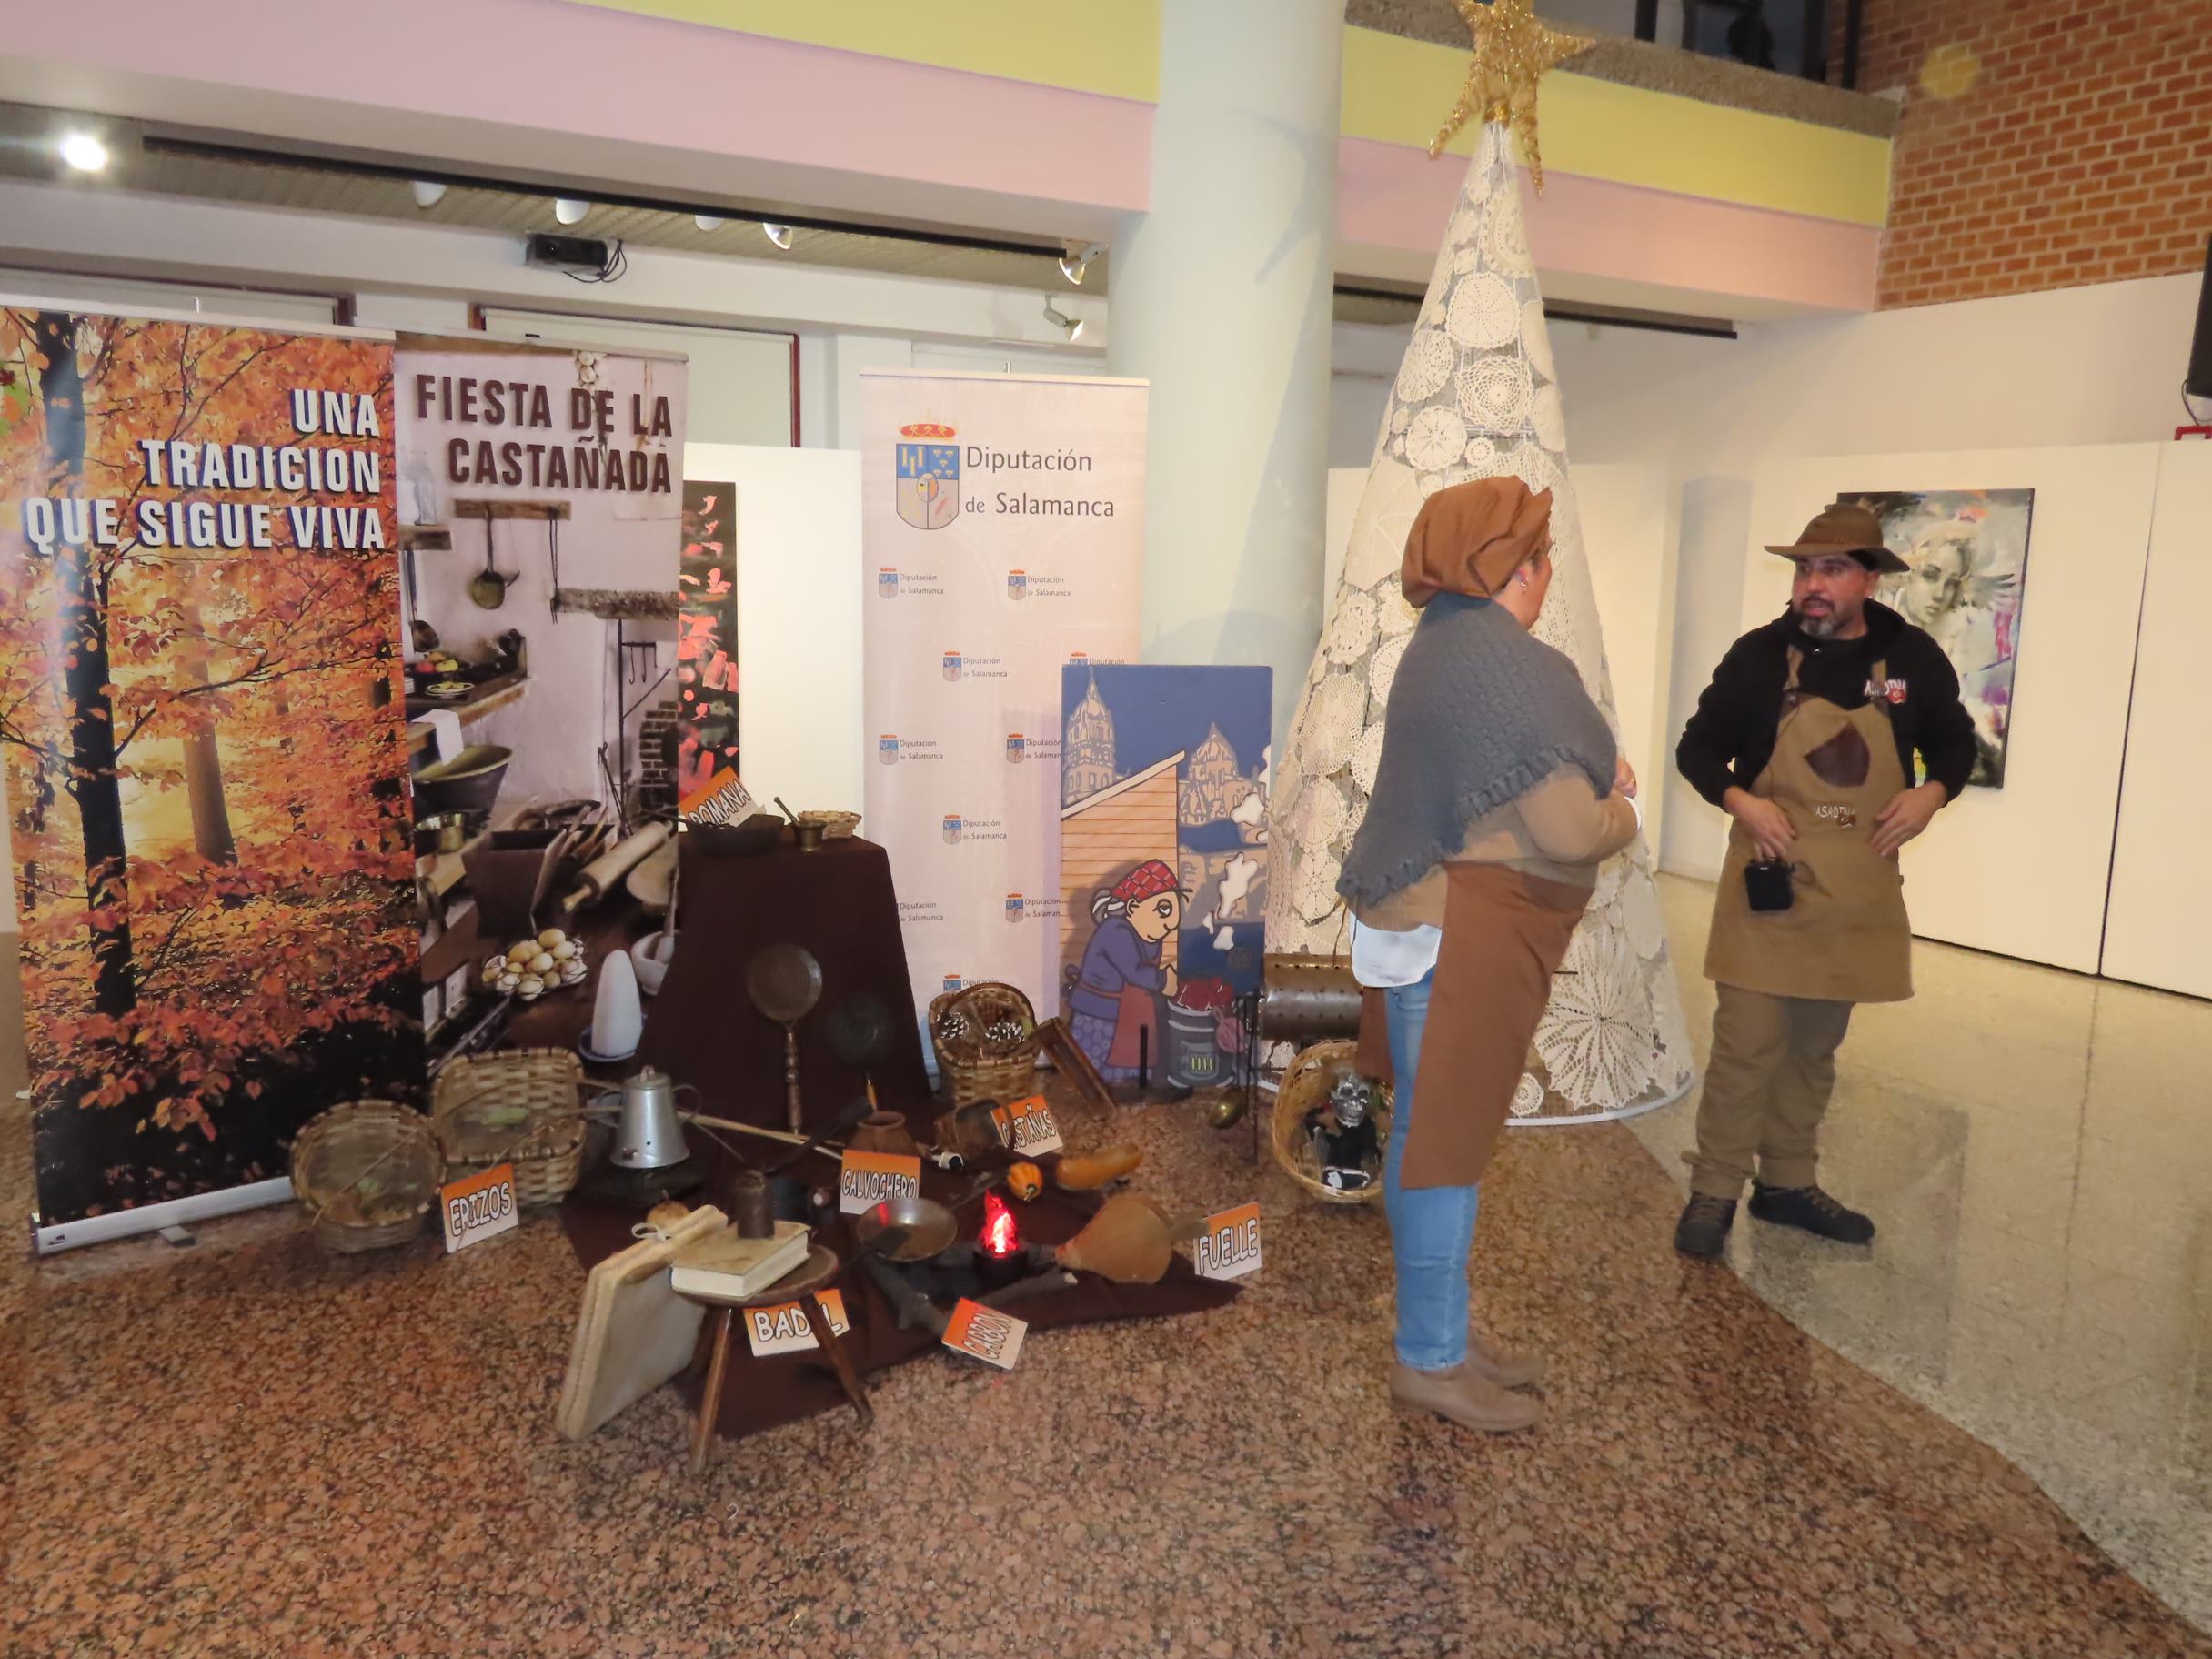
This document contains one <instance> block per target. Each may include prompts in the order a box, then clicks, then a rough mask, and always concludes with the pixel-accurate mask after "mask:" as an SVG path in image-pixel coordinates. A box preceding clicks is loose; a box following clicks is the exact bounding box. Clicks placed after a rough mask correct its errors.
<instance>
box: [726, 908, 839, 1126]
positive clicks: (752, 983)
mask: <svg viewBox="0 0 2212 1659" xmlns="http://www.w3.org/2000/svg"><path fill="white" fill-rule="evenodd" d="M745 990H746V994H747V995H749V997H751V998H752V1000H753V1006H754V1007H755V1008H756V1009H758V1010H759V1011H760V1013H761V1014H762V1015H763V1016H764V1017H765V1018H767V1019H769V1020H773V1021H776V1023H777V1024H779V1025H780V1026H781V1027H783V1104H784V1113H785V1119H786V1121H787V1123H788V1125H789V1129H790V1131H791V1133H793V1134H795V1135H799V1134H804V1133H805V1132H806V1131H805V1129H804V1127H803V1123H804V1120H805V1117H806V1112H805V1110H804V1109H803V1107H802V1106H801V1104H800V1102H799V1021H801V1020H804V1019H805V1018H806V1017H807V1016H808V1015H809V1014H810V1013H812V1012H813V1011H814V1005H815V1004H816V1003H817V1002H819V1001H820V1000H821V995H822V965H821V964H820V963H819V962H818V961H816V960H814V957H813V955H812V953H811V952H809V950H806V948H805V947H804V946H801V945H769V947H768V948H767V949H766V950H762V951H761V952H760V953H759V955H758V956H756V957H754V958H753V960H752V966H750V967H749V968H748V969H747V970H745Z"/></svg>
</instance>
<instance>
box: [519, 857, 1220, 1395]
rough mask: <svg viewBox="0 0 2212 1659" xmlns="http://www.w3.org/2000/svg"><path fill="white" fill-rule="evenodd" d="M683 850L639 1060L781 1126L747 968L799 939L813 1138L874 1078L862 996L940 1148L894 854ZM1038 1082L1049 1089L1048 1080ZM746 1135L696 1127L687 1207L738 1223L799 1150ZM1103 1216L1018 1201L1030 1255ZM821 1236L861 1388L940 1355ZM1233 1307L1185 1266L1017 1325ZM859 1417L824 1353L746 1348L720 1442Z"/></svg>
mask: <svg viewBox="0 0 2212 1659" xmlns="http://www.w3.org/2000/svg"><path fill="white" fill-rule="evenodd" d="M680 847H681V850H680V851H679V859H680V860H681V883H680V886H679V905H680V907H681V912H680V914H679V917H678V931H677V942H676V954H675V957H674V959H673V960H671V961H670V962H669V972H668V977H667V979H666V980H664V981H663V982H662V985H661V990H660V994H659V996H658V997H655V998H653V999H652V1000H651V1001H650V1002H649V1005H648V1012H647V1018H646V1027H645V1036H644V1039H643V1041H641V1042H640V1043H639V1045H638V1058H637V1061H636V1062H635V1063H637V1064H650V1065H654V1066H658V1067H659V1068H660V1069H661V1070H663V1071H667V1072H668V1073H669V1075H670V1076H671V1077H673V1078H674V1079H675V1080H676V1081H678V1082H679V1083H690V1084H692V1085H694V1086H695V1087H697V1088H698V1090H699V1096H700V1101H701V1102H702V1109H703V1110H704V1111H707V1112H708V1113H709V1115H712V1116H715V1117H726V1118H730V1119H734V1120H735V1121H739V1122H743V1123H758V1124H760V1125H763V1126H765V1127H768V1128H773V1129H780V1128H782V1127H783V1123H784V1104H783V1028H782V1027H781V1026H779V1025H777V1024H775V1023H774V1022H772V1021H769V1020H766V1019H763V1018H762V1017H761V1016H760V1015H759V1014H758V1013H756V1012H755V1011H754V1010H753V1007H752V1004H751V1002H750V1001H749V1000H748V999H747V996H746V990H745V970H746V967H747V965H748V964H749V962H750V961H751V960H752V958H753V955H754V954H755V953H756V952H758V951H759V950H762V949H764V948H765V947H767V946H769V945H771V944H777V943H780V942H783V941H786V940H788V941H789V942H791V943H794V944H799V945H804V946H805V947H806V948H807V949H808V950H810V951H812V952H813V954H814V956H815V959H816V960H818V961H819V962H820V963H821V968H822V996H821V1000H820V1001H819V1003H818V1004H817V1005H816V1010H815V1011H814V1012H813V1013H811V1014H809V1015H808V1016H807V1018H806V1019H805V1020H804V1021H801V1022H800V1023H799V1076H800V1080H801V1088H802V1091H803V1094H804V1101H805V1106H806V1118H807V1123H808V1126H809V1129H813V1128H818V1127H819V1126H821V1125H823V1124H825V1123H828V1122H829V1121H833V1120H834V1119H835V1118H836V1116H837V1114H838V1112H839V1111H840V1109H841V1108H842V1107H844V1106H846V1105H848V1104H850V1102H851V1101H853V1100H854V1098H855V1097H856V1096H858V1095H860V1093H861V1091H862V1090H863V1088H864V1086H865V1083H866V1081H867V1080H866V1079H865V1078H863V1076H862V1075H861V1073H860V1072H859V1071H855V1070H853V1069H852V1068H851V1067H849V1066H847V1065H846V1064H845V1063H844V1062H843V1061H840V1059H839V1058H838V1056H837V1053H836V1051H835V1050H834V1049H832V1048H831V1046H830V1043H829V1013H830V1010H833V1009H834V1008H835V1007H836V1006H837V1004H838V1002H839V1000H840V999H841V998H844V997H846V996H850V995H852V994H854V993H855V992H859V991H866V992H869V993H870V994H872V995H874V996H877V997H879V998H880V999H881V1000H882V1001H883V1003H884V1006H885V1007H886V1008H887V1009H889V1010H890V1016H891V1042H890V1053H889V1055H888V1056H887V1058H886V1059H885V1060H884V1061H883V1062H882V1063H881V1064H880V1066H878V1067H877V1068H875V1069H874V1071H872V1072H871V1073H870V1076H872V1078H873V1080H874V1082H875V1086H876V1095H877V1099H878V1100H879V1101H880V1103H881V1104H882V1106H883V1108H884V1109H885V1110H887V1111H901V1112H904V1113H905V1114H906V1117H907V1122H908V1127H909V1128H910V1131H911V1132H912V1133H913V1134H914V1136H915V1138H916V1139H917V1140H919V1141H924V1142H926V1141H929V1139H930V1123H931V1121H932V1120H933V1118H934V1116H935V1113H936V1112H937V1111H939V1110H940V1109H941V1107H940V1102H938V1101H935V1100H933V1099H932V1098H931V1097H930V1089H929V1078H928V1076H927V1074H926V1073H925V1072H924V1071H923V1070H922V1061H921V1037H920V1028H919V1024H918V1022H917V1021H916V1019H915V1015H914V1010H915V1002H914V996H913V990H912V986H911V983H910V980H909V978H908V974H907V963H906V947H905V945H904V944H903V942H902V941H901V939H900V930H899V906H898V900H897V897H896V895H895V893H894V891H893V890H892V886H891V877H890V860H889V858H888V857H887V856H886V854H885V852H884V850H883V849H882V848H880V847H879V846H877V845H876V844H875V843H873V842H872V841H864V840H857V839H852V840H838V841H829V842H826V843H825V844H824V845H823V846H822V847H821V849H820V850H818V851H815V852H803V853H802V852H799V850H797V849H796V848H794V847H793V846H792V845H791V843H790V841H789V839H788V836H787V839H786V840H785V841H784V842H783V843H782V845H781V846H779V847H778V848H777V849H775V850H771V851H769V852H767V853H763V854H760V855H759V856H756V857H751V858H733V857H718V856H713V855H708V854H704V853H702V851H701V850H700V849H699V845H698V844H697V842H696V841H695V840H694V839H693V838H691V837H689V836H686V837H684V838H683V840H682V842H681V843H680ZM1039 1086H1040V1090H1041V1091H1042V1090H1043V1088H1044V1080H1043V1079H1042V1078H1040V1080H1039ZM686 1102H687V1104H689V1096H688V1095H687V1097H686ZM1056 1109H1057V1111H1058V1115H1059V1117H1060V1119H1061V1123H1062V1124H1063V1126H1064V1132H1065V1133H1066V1134H1067V1138H1068V1141H1069V1144H1070V1146H1071V1148H1074V1149H1078V1150H1082V1149H1088V1148H1090V1147H1092V1146H1093V1145H1097V1144H1102V1143H1104V1142H1106V1141H1111V1140H1112V1139H1114V1138H1115V1136H1114V1135H1113V1133H1112V1130H1111V1124H1108V1123H1102V1122H1100V1121H1098V1120H1097V1119H1096V1118H1095V1117H1092V1116H1091V1115H1090V1114H1087V1113H1085V1112H1083V1111H1081V1110H1079V1109H1072V1108H1071V1103H1070V1102H1069V1101H1065V1100H1063V1101H1059V1102H1057V1103H1056ZM742 1139H743V1138H742V1137H739V1136H735V1135H730V1134H729V1133H727V1132H723V1133H722V1134H720V1136H719V1141H718V1140H716V1139H710V1138H709V1136H707V1135H706V1133H705V1132H704V1131H697V1130H695V1131H693V1132H692V1135H691V1151H692V1153H693V1155H694V1156H695V1157H697V1158H698V1160H699V1162H700V1163H701V1164H702V1165H703V1166H704V1167H705V1170H706V1171H707V1182H706V1185H705V1187H704V1188H703V1189H702V1190H701V1191H699V1193H697V1194H695V1195H693V1197H692V1198H691V1199H690V1201H689V1202H692V1203H695V1204H696V1203H718V1204H719V1205H720V1206H721V1207H722V1208H723V1209H724V1210H725V1211H728V1210H729V1208H730V1204H731V1202H732V1201H731V1198H730V1192H729V1183H730V1181H732V1180H733V1179H734V1177H735V1175H736V1173H737V1171H739V1169H741V1168H745V1167H753V1168H764V1167H767V1166H769V1165H770V1164H773V1163H775V1162H778V1161H780V1160H781V1158H782V1157H783V1156H784V1155H785V1154H786V1153H787V1152H788V1151H790V1150H792V1149H790V1148H788V1147H783V1146H779V1145H778V1144H776V1143H775V1142H772V1141H760V1142H759V1143H758V1145H755V1144H754V1143H752V1142H751V1141H745V1142H744V1144H743V1145H742V1146H739V1145H738V1144H737V1142H739V1141H740V1140H742ZM787 1172H788V1173H790V1174H793V1175H797V1176H799V1177H801V1178H802V1179H804V1180H805V1181H807V1183H808V1184H809V1187H823V1186H826V1187H829V1188H832V1189H834V1188H835V1186H836V1181H837V1166H836V1164H835V1163H833V1162H832V1161H830V1160H829V1159H827V1158H824V1157H822V1156H821V1155H820V1154H819V1153H814V1152H809V1153H808V1154H807V1155H806V1158H805V1161H804V1162H803V1163H800V1164H796V1165H793V1166H792V1167H791V1169H790V1170H789V1171H787ZM977 1173H978V1171H972V1170H970V1171H965V1172H961V1173H954V1174H948V1173H945V1172H943V1171H939V1170H936V1169H934V1168H933V1167H931V1166H930V1165H929V1164H928V1163H926V1162H925V1163H924V1164H923V1166H922V1191H923V1192H924V1193H926V1194H927V1195H928V1196H930V1197H932V1198H936V1199H940V1200H948V1201H949V1200H951V1199H953V1198H956V1197H959V1196H960V1195H961V1194H963V1193H966V1192H968V1191H970V1188H971V1187H972V1185H973V1183H974V1181H975V1179H976V1176H977ZM1140 1180H1141V1176H1140ZM1099 1202H1101V1200H1100V1196H1099V1195H1097V1194H1093V1193H1069V1192H1061V1191H1052V1190H1048V1191H1046V1192H1045V1193H1044V1195H1043V1196H1042V1197H1041V1198H1039V1199H1037V1200H1036V1201H1035V1202H1032V1203H1027V1204H1020V1203H1017V1204H1015V1205H1014V1207H1013V1208H1014V1215H1015V1221H1016V1223H1017V1224H1018V1226H1019V1227H1020V1229H1021V1237H1022V1239H1023V1241H1024V1242H1028V1243H1033V1244H1061V1243H1065V1242H1067V1241H1068V1240H1069V1239H1071V1238H1072V1237H1074V1236H1075V1234H1076V1233H1077V1232H1080V1231H1081V1228H1082V1225H1083V1223H1084V1222H1086V1221H1088V1220H1090V1218H1091V1214H1092V1213H1093V1212H1095V1211H1096V1210H1097V1208H1098V1205H1099ZM957 1213H958V1220H959V1221H960V1238H961V1239H963V1240H973V1238H974V1237H975V1235H976V1232H977V1231H978V1229H979V1227H980V1223H981V1220H982V1199H981V1197H980V1194H979V1195H977V1196H974V1197H972V1198H970V1199H968V1200H967V1202H964V1203H963V1204H962V1206H961V1207H960V1210H959V1212H957ZM642 1215H643V1212H642V1210H641V1209H638V1208H628V1207H622V1206H617V1205H613V1204H608V1203H606V1202H602V1201H600V1200H598V1199H595V1198H592V1197H590V1196H589V1195H588V1193H586V1192H583V1191H578V1192H576V1193H573V1194H571V1195H570V1197H569V1199H568V1202H566V1203H565V1204H563V1205H562V1206H561V1224H562V1226H563V1227H564V1228H565V1229H566V1231H567V1232H568V1242H569V1243H570V1245H571V1246H572V1247H573V1248H574V1249H575V1251H576V1253H577V1259H578V1261H579V1262H582V1264H583V1265H584V1267H585V1269H586V1270H587V1271H588V1270H589V1269H590V1268H591V1267H592V1265H593V1264H594V1263H596V1262H599V1261H602V1260H604V1259H605V1258H606V1257H608V1256H610V1255H612V1254H614V1253H615V1252H617V1251H618V1250H623V1249H627V1248H628V1246H629V1245H630V1244H631V1243H632V1242H635V1241H634V1240H633V1239H632V1237H631V1234H630V1228H631V1227H632V1226H633V1225H635V1224H636V1223H637V1222H638V1221H639V1220H641V1219H642ZM817 1237H818V1238H819V1240H820V1242H823V1243H825V1244H828V1245H829V1247H830V1248H831V1249H833V1250H835V1251H836V1252H838V1254H839V1256H840V1258H842V1260H843V1261H844V1263H845V1266H844V1271H843V1272H841V1273H840V1274H839V1276H838V1281H837V1283H838V1289H839V1290H840V1292H843V1294H844V1299H845V1306H846V1309H847V1311H848V1312H849V1313H850V1316H851V1319H852V1330H851V1332H850V1334H848V1335H847V1336H846V1337H845V1338H843V1339H842V1340H843V1341H844V1342H845V1343H846V1346H847V1352H848V1353H849V1354H850V1357H851V1359H852V1362H853V1364H854V1366H855V1367H856V1368H857V1369H858V1370H859V1371H860V1372H861V1373H862V1374H863V1375H865V1374H866V1373H868V1372H873V1371H880V1370H882V1369H883V1368H884V1367H885V1366H887V1365H896V1364H900V1363H901V1362H905V1361H907V1360H911V1359H914V1358H917V1357H918V1356H920V1355H921V1354H924V1353H927V1352H930V1350H931V1349H933V1348H936V1347H939V1346H940V1343H939V1342H938V1339H937V1338H936V1337H935V1336H934V1335H932V1334H931V1333H930V1332H928V1331H923V1330H913V1331H901V1330H900V1329H899V1326H898V1315H897V1314H896V1312H894V1311H893V1310H892V1308H891V1306H890V1302H888V1301H887V1300H886V1299H885V1298H884V1296H883V1294H882V1292H880V1291H879V1290H878V1289H877V1288H876V1284H875V1281H874V1280H873V1279H871V1278H870V1277H869V1275H868V1273H867V1272H866V1271H865V1270H863V1269H862V1268H861V1267H860V1264H859V1263H858V1262H856V1261H854V1259H853V1249H852V1239H851V1234H850V1228H849V1226H848V1225H847V1223H846V1222H844V1221H843V1220H842V1219H841V1218H840V1219H837V1220H833V1221H831V1222H829V1224H828V1225H826V1226H825V1227H824V1228H822V1229H821V1230H820V1232H819V1233H818V1234H817ZM1236 1294H1237V1287H1236V1285H1235V1284H1234V1283H1231V1282H1222V1281H1219V1280H1210V1279H1201V1278H1199V1277H1198V1276H1197V1275H1196V1274H1195V1273H1193V1272H1191V1267H1190V1264H1189V1263H1188V1262H1185V1261H1184V1260H1182V1258H1181V1257H1180V1256H1178V1257H1177V1258H1176V1260H1175V1262H1173V1264H1172V1265H1171V1267H1170V1268H1169V1269H1168V1274H1167V1277H1166V1278H1165V1279H1163V1280H1162V1281H1161V1282H1160V1283H1158V1284H1151V1285H1119V1284H1113V1283H1111V1282H1107V1281H1106V1280H1103V1279H1101V1278H1099V1277H1097V1276H1096V1275H1095V1274H1091V1273H1082V1274H1079V1275H1078V1276H1077V1280H1076V1282H1075V1284H1074V1285H1073V1286H1072V1287H1071V1288H1070V1289H1068V1290H1065V1291H1060V1292H1052V1293H1051V1294H1049V1295H1042V1296H1037V1297H1032V1298H1031V1300H1029V1301H1027V1302H1018V1303H1016V1304H1015V1305H1014V1306H1013V1307H1012V1308H1010V1309H1009V1310H1008V1311H1009V1312H1010V1313H1012V1314H1014V1315H1015V1316H1016V1317H1018V1318H1021V1319H1022V1320H1025V1321H1027V1322H1029V1324H1030V1326H1031V1329H1032V1330H1045V1329H1050V1328H1051V1327H1052V1326H1055V1325H1071V1324H1086V1323H1092V1322H1099V1321H1102V1320H1111V1319H1133V1318H1140V1317H1145V1316H1149V1315H1153V1314H1162V1313H1183V1312H1197V1311H1200V1310H1202V1309H1207V1308H1217V1307H1220V1306H1222V1305H1223V1304H1224V1303H1226V1302H1231V1301H1232V1300H1234V1298H1235V1296H1236ZM947 1362H948V1363H953V1364H969V1365H975V1366H977V1367H979V1368H980V1369H986V1370H987V1369H989V1368H988V1367H984V1366H982V1362H980V1361H971V1360H963V1359H960V1358H958V1357H957V1356H948V1361H947ZM702 1381H703V1372H701V1369H700V1368H699V1367H698V1366H696V1365H695V1366H693V1367H692V1369H691V1371H690V1372H688V1373H687V1374H686V1376H685V1378H684V1379H683V1381H682V1384H681V1386H682V1387H683V1389H684V1391H685V1393H686V1394H687V1396H688V1397H689V1398H690V1399H691V1400H692V1401H694V1402H696V1401H697V1399H698V1395H699V1387H700V1384H701V1382H702ZM830 1410H840V1411H844V1410H850V1405H849V1403H847V1401H846V1399H845V1396H844V1393H843V1392H842V1391H841V1390H840V1387H839V1386H838V1382H837V1380H836V1377H835V1376H834V1375H833V1374H832V1372H830V1371H829V1367H828V1364H827V1362H825V1361H824V1360H823V1358H822V1357H821V1355H820V1354H819V1352H815V1353H795V1354H777V1355H772V1356H770V1357H769V1358H767V1359H755V1358H753V1357H752V1355H751V1353H750V1352H749V1350H747V1349H743V1348H740V1349H739V1350H738V1351H737V1352H736V1353H735V1354H734V1355H733V1358H732V1361H731V1363H730V1366H729V1373H728V1380H727V1382H726V1383H725V1385H724V1389H723V1395H722V1406H721V1410H720V1413H719V1429H720V1432H721V1433H722V1434H723V1435H725V1436H727V1437H729V1438H732V1439H735V1438H739V1437H741V1436H743V1435H747V1434H752V1433H758V1432H759V1431H760V1430H762V1429H769V1428H774V1427H775V1426H777V1425H778V1424H779V1423H791V1422H795V1421H797V1420H798V1419H799V1418H801V1417H809V1416H811V1415H813V1414H814V1413H817V1412H823V1411H830Z"/></svg>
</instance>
